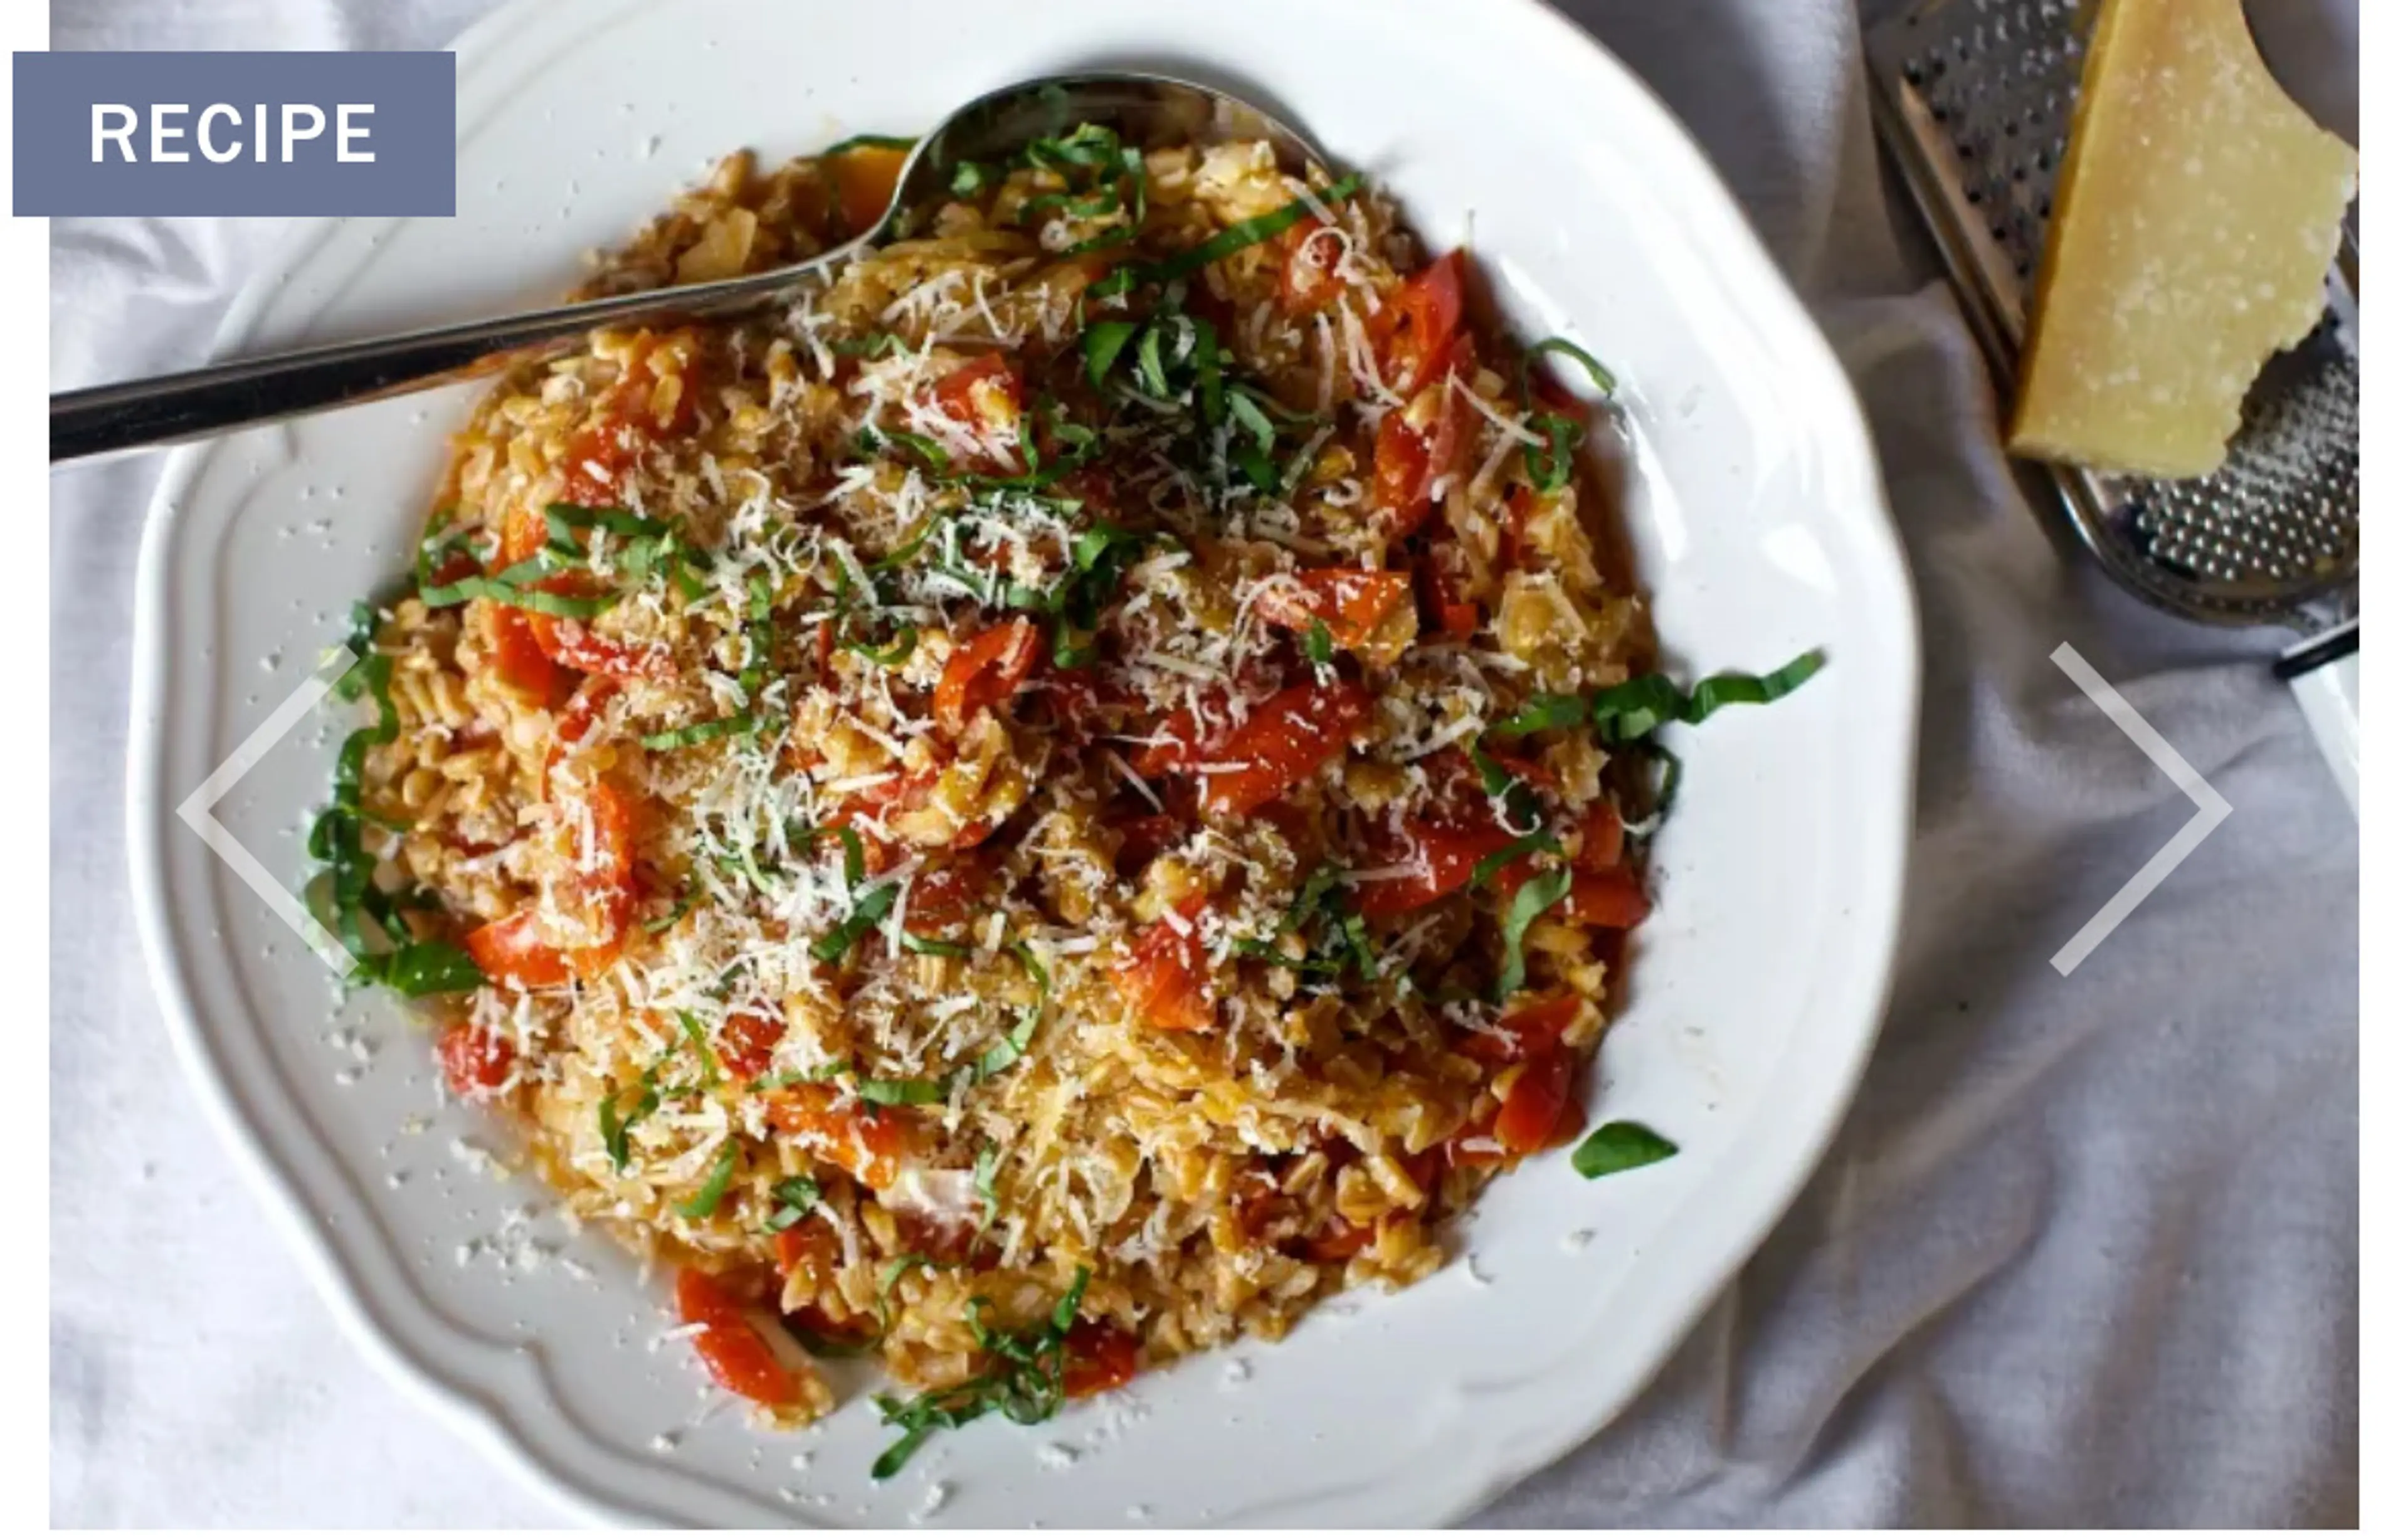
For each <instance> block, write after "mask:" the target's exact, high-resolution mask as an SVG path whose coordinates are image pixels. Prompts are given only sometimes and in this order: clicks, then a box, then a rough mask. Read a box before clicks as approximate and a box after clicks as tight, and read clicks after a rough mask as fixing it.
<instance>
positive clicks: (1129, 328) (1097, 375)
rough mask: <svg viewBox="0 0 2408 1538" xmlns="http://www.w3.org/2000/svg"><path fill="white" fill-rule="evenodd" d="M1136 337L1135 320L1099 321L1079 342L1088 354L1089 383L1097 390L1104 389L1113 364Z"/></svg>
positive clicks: (1089, 328) (1088, 329)
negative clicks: (1131, 339) (1131, 338)
mask: <svg viewBox="0 0 2408 1538" xmlns="http://www.w3.org/2000/svg"><path fill="white" fill-rule="evenodd" d="M1135 335H1137V322H1136V321H1134V320H1098V321H1097V322H1096V323H1095V324H1094V325H1092V326H1089V327H1088V328H1087V330H1086V333H1085V334H1084V335H1082V337H1081V338H1080V341H1079V345H1080V347H1081V349H1083V351H1084V352H1085V354H1086V359H1087V383H1089V384H1090V385H1093V386H1094V387H1095V388H1096V389H1097V390H1101V389H1103V388H1104V380H1105V379H1106V378H1107V377H1110V376H1111V371H1112V364H1113V363H1115V362H1116V361H1118V359H1119V358H1120V355H1121V349H1124V348H1125V347H1127V346H1128V344H1129V338H1130V337H1132V336H1135Z"/></svg>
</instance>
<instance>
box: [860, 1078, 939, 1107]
mask: <svg viewBox="0 0 2408 1538" xmlns="http://www.w3.org/2000/svg"><path fill="white" fill-rule="evenodd" d="M853 1093H854V1094H856V1095H859V1096H860V1097H861V1098H862V1099H864V1100H866V1101H867V1102H869V1104H872V1105H934V1104H938V1103H939V1101H942V1100H943V1099H944V1098H945V1097H946V1096H947V1095H948V1094H950V1093H952V1089H951V1088H950V1087H949V1086H948V1085H947V1084H946V1083H945V1081H944V1080H942V1079H933V1078H857V1079H854V1080H853Z"/></svg>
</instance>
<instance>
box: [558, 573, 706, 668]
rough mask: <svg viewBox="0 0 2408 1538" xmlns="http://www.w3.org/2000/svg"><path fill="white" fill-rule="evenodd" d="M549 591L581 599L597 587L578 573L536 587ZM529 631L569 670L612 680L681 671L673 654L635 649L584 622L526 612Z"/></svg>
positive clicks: (657, 649)
mask: <svg viewBox="0 0 2408 1538" xmlns="http://www.w3.org/2000/svg"><path fill="white" fill-rule="evenodd" d="M536 586H537V587H538V588H539V589H540V590H542V591H545V592H552V593H561V594H566V595H569V596H580V595H583V594H586V593H589V592H591V591H593V587H594V584H593V583H591V582H590V581H588V580H586V579H585V578H584V577H581V576H580V575H579V574H577V573H574V572H563V573H562V574H560V575H559V576H557V577H545V578H544V579H543V580H542V581H541V582H538V583H537V584H536ZM525 613H526V622H527V629H528V631H529V632H530V633H531V634H533V635H534V636H535V644H536V645H537V646H538V647H539V648H542V650H543V654H544V655H545V656H547V657H549V658H551V659H552V661H553V662H558V663H559V664H560V665H561V666H563V667H566V668H573V669H575V670H576V671H577V672H580V673H593V674H599V675H601V676H604V677H609V678H667V677H669V676H672V675H673V674H675V673H676V672H677V664H676V662H674V661H672V660H671V658H670V657H669V654H668V653H667V651H664V650H662V649H660V648H656V647H631V646H629V645H627V644H626V643H625V642H624V641H614V640H612V639H610V638H609V636H607V635H602V634H596V633H595V630H594V628H593V627H592V626H590V625H588V624H586V623H585V622H584V621H583V620H581V619H566V618H564V617H562V616H560V615H557V614H545V613H543V612H542V611H540V610H537V609H529V610H526V611H525Z"/></svg>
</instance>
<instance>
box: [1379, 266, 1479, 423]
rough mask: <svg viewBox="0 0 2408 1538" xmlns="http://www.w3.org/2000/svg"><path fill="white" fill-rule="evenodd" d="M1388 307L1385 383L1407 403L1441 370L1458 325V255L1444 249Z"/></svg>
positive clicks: (1460, 296) (1460, 316)
mask: <svg viewBox="0 0 2408 1538" xmlns="http://www.w3.org/2000/svg"><path fill="white" fill-rule="evenodd" d="M1391 306H1392V307H1393V308H1394V310H1395V311H1396V319H1395V320H1394V321H1392V322H1391V323H1392V324H1393V325H1394V326H1395V327H1396V329H1395V331H1394V332H1393V333H1392V335H1390V336H1389V338H1388V351H1387V358H1386V363H1387V365H1388V383H1389V384H1390V386H1391V387H1392V388H1394V389H1395V391H1396V392H1397V393H1398V394H1399V395H1401V396H1403V397H1404V398H1405V399H1407V400H1412V398H1413V397H1414V396H1415V395H1418V394H1420V393H1421V392H1422V389H1423V387H1424V386H1426V385H1427V384H1428V383H1429V382H1430V381H1431V380H1432V379H1435V378H1437V377H1438V373H1439V370H1440V369H1441V368H1444V367H1445V366H1446V361H1447V355H1448V354H1449V353H1450V352H1451V351H1452V350H1453V349H1454V347H1455V333H1456V331H1457V329H1458V328H1460V327H1461V326H1462V324H1463V252H1462V251H1460V250H1453V251H1449V252H1447V253H1446V254H1445V255H1444V256H1441V257H1440V258H1439V259H1438V260H1437V261H1435V262H1433V263H1430V264H1429V265H1428V266H1426V267H1425V268H1423V269H1422V270H1421V272H1420V273H1419V274H1418V275H1416V276H1415V277H1414V278H1412V280H1411V281H1410V282H1408V283H1406V284H1405V286H1404V288H1403V290H1402V291H1401V292H1398V295H1397V296H1396V298H1395V299H1394V300H1393V301H1391Z"/></svg>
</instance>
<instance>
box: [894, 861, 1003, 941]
mask: <svg viewBox="0 0 2408 1538" xmlns="http://www.w3.org/2000/svg"><path fill="white" fill-rule="evenodd" d="M987 876H988V865H987V862H986V859H985V857H983V856H979V855H973V856H971V857H969V858H968V859H965V860H957V861H954V862H953V863H952V864H949V865H940V866H939V867H938V868H937V869H935V870H933V871H929V872H926V873H925V874H924V875H922V876H920V877H919V879H917V880H915V881H913V882H912V883H911V905H910V913H909V914H908V916H907V918H906V922H907V923H908V924H909V925H910V929H911V931H912V932H913V933H921V932H923V931H925V930H931V929H942V928H944V927H945V926H946V925H948V924H958V923H960V922H961V921H962V920H963V919H967V918H968V917H969V916H970V915H971V914H972V913H973V912H975V911H976V910H977V907H978V894H979V889H980V888H982V886H984V885H985V884H986V879H987Z"/></svg>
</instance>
